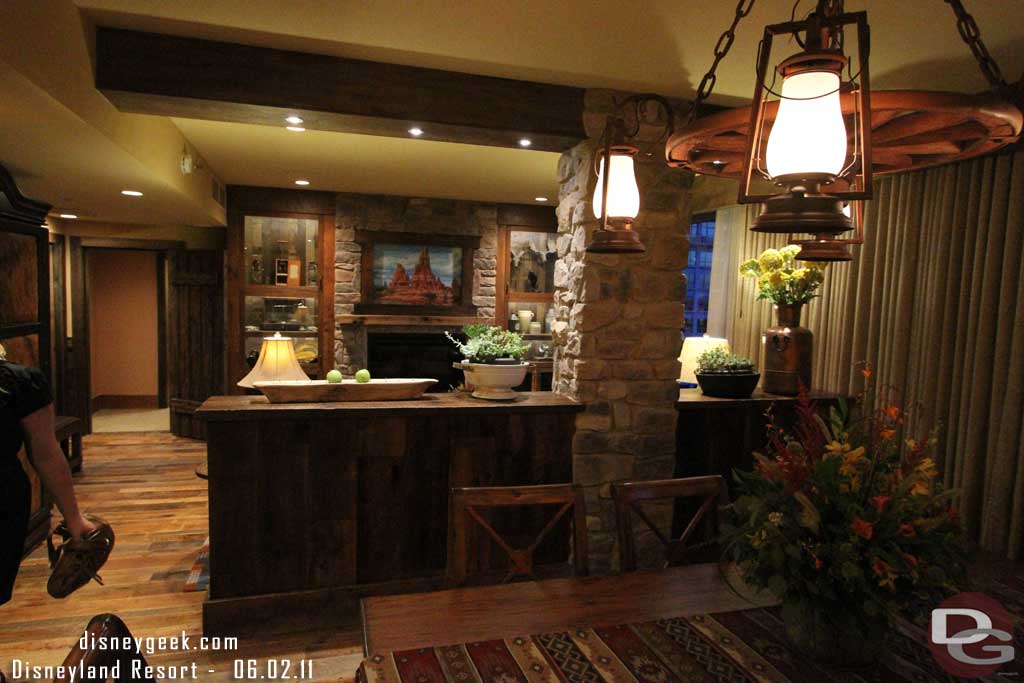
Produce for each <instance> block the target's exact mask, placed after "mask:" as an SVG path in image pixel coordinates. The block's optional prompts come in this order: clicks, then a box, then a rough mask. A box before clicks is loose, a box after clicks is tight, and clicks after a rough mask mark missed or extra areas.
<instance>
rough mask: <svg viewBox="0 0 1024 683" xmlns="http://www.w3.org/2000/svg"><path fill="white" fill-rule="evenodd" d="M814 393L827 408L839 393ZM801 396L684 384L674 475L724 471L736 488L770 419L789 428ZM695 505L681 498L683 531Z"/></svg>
mask: <svg viewBox="0 0 1024 683" xmlns="http://www.w3.org/2000/svg"><path fill="white" fill-rule="evenodd" d="M810 399H811V401H812V402H813V403H814V404H815V405H816V406H817V407H818V409H819V410H825V411H827V410H828V409H829V408H830V407H831V406H834V405H836V403H837V402H838V400H839V395H838V394H831V393H826V392H821V391H812V392H811V394H810ZM796 401H797V398H796V396H780V395H778V394H766V393H764V392H763V391H760V390H759V391H755V392H754V393H753V394H752V395H751V396H750V397H749V398H716V397H714V396H706V395H704V393H703V392H702V391H701V390H700V389H680V390H679V399H678V401H676V411H677V413H678V415H677V419H676V466H675V473H674V475H673V476H676V477H697V476H701V475H705V474H720V475H722V476H723V477H725V481H726V482H727V483H728V485H729V487H730V488H731V487H732V486H733V477H732V471H733V469H735V468H739V469H743V470H750V469H751V468H753V466H754V458H753V452H754V451H756V450H758V449H760V448H762V447H764V445H765V442H766V441H767V438H768V427H769V425H772V424H774V425H775V426H777V427H782V428H787V429H788V428H789V427H791V426H792V425H793V421H794V419H795V418H796V411H795V410H794V408H795V407H796ZM693 511H694V509H693V504H692V503H690V502H689V501H686V500H680V501H678V502H677V503H676V513H675V521H674V523H673V532H674V533H677V534H679V533H682V531H683V529H684V528H685V525H686V523H687V522H688V521H689V519H690V516H691V515H692V513H693Z"/></svg>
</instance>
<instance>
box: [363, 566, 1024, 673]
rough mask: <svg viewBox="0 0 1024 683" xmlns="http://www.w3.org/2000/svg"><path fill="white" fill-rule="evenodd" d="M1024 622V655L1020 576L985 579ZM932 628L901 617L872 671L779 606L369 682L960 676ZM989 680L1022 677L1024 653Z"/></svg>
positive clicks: (547, 644) (511, 646)
mask: <svg viewBox="0 0 1024 683" xmlns="http://www.w3.org/2000/svg"><path fill="white" fill-rule="evenodd" d="M986 588H987V590H986V593H987V594H988V595H990V596H992V597H994V598H996V599H998V600H999V601H1000V602H1001V603H1002V604H1003V605H1004V606H1005V607H1006V609H1007V610H1008V611H1010V612H1011V613H1012V614H1013V615H1014V616H1015V617H1016V619H1017V622H1016V646H1017V647H1018V648H1021V649H1019V650H1018V652H1024V618H1022V615H1024V593H1022V592H1021V589H1022V586H1021V585H1019V584H1017V583H1016V582H1013V581H1010V582H1001V583H999V584H993V585H989V586H986ZM926 642H927V638H926V634H925V632H924V630H923V629H922V628H921V627H920V626H918V625H916V624H914V623H912V622H910V621H908V620H903V619H899V620H897V622H896V623H894V624H893V627H892V629H891V632H890V634H889V637H888V638H887V641H886V649H885V652H884V653H883V654H882V655H881V656H880V657H879V659H878V663H877V665H875V666H872V667H871V668H870V669H866V670H857V671H843V672H837V671H833V670H830V669H828V668H825V667H823V666H820V665H818V664H815V663H814V662H812V661H809V660H808V659H807V658H806V657H805V656H803V655H801V654H800V653H798V652H796V651H794V649H793V646H792V645H791V644H790V642H789V641H788V639H787V637H786V635H785V629H784V624H783V623H782V620H781V617H780V610H779V609H778V608H770V609H751V610H743V611H738V612H724V613H718V614H698V615H694V616H688V617H677V618H673V619H662V620H658V621H652V622H646V623H640V624H629V625H622V626H609V627H599V628H581V629H574V630H570V631H564V632H559V633H545V634H536V635H532V636H521V637H513V638H506V639H503V640H490V641H482V642H475V643H465V644H462V645H452V646H444V647H433V648H422V649H418V650H405V651H400V652H395V653H392V654H385V655H375V656H373V657H370V658H368V659H366V660H365V661H364V662H363V664H362V666H361V667H360V669H359V674H358V676H357V680H362V681H364V682H365V683H541V682H544V683H569V682H571V683H576V682H579V683H584V682H586V683H590V682H594V683H598V682H600V681H609V682H610V681H615V682H618V681H623V682H626V683H755V682H761V683H768V682H778V683H821V682H824V681H836V682H842V683H904V682H907V683H909V682H911V681H913V682H915V683H933V682H935V683H937V682H943V683H954V681H959V680H960V679H957V678H954V677H952V676H950V675H949V674H947V673H946V672H944V671H943V670H942V669H940V668H939V667H938V665H937V664H936V663H935V661H934V659H933V658H932V656H931V653H930V652H929V651H928V649H927V646H926ZM986 680H999V681H1004V682H1005V681H1024V657H1021V658H1019V661H1018V662H1016V663H1010V664H1007V665H1005V666H1004V669H1003V670H1002V671H1001V672H1000V674H998V675H996V676H993V677H991V678H990V679H986Z"/></svg>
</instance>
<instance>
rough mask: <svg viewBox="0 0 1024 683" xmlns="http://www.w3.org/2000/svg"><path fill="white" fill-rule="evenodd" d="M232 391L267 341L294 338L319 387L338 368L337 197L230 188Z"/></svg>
mask: <svg viewBox="0 0 1024 683" xmlns="http://www.w3.org/2000/svg"><path fill="white" fill-rule="evenodd" d="M227 238H228V239H227V253H228V263H227V294H226V298H227V310H228V342H227V346H228V349H227V350H228V362H227V372H228V382H227V384H228V387H229V390H230V391H232V392H234V393H241V392H242V390H241V388H239V387H238V386H237V382H238V380H240V379H242V377H244V376H245V375H246V373H248V372H249V368H250V367H251V366H250V365H249V362H248V361H249V360H255V357H256V356H258V355H259V351H260V347H261V346H262V343H263V338H264V337H267V336H271V335H273V334H274V333H275V332H280V333H281V334H282V335H284V336H288V337H292V338H293V339H294V343H295V352H296V356H297V357H298V358H299V362H300V363H301V364H302V367H303V369H304V370H305V371H306V373H307V374H308V375H309V376H310V377H311V378H313V379H319V378H323V377H324V376H325V375H326V374H327V372H328V371H329V370H331V369H332V368H333V367H334V194H333V193H328V192H311V191H303V190H278V189H272V188H259V187H229V188H228V235H227Z"/></svg>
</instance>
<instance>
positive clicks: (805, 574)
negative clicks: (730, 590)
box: [726, 369, 965, 638]
mask: <svg viewBox="0 0 1024 683" xmlns="http://www.w3.org/2000/svg"><path fill="white" fill-rule="evenodd" d="M863 372H864V374H865V376H866V377H870V373H871V371H870V369H865V370H864V371H863ZM865 410H866V412H865V415H866V417H864V418H861V419H859V420H856V421H854V420H851V419H850V417H849V413H848V409H847V406H846V404H845V402H840V406H839V408H838V409H833V410H832V411H831V413H830V416H829V419H828V422H827V423H826V421H825V420H823V419H822V418H821V417H820V416H819V415H818V414H817V412H816V411H815V409H814V407H813V406H812V405H811V403H810V402H809V400H808V399H807V397H806V395H802V396H801V397H800V399H799V401H798V419H797V422H796V425H795V427H794V428H793V430H792V432H784V431H778V430H776V431H774V432H773V433H772V435H771V440H770V442H769V445H768V447H767V449H766V452H765V453H755V458H756V461H757V462H756V467H755V470H754V471H753V472H748V473H743V472H737V473H736V475H735V476H736V481H737V483H738V494H739V496H738V498H737V499H736V502H735V503H734V504H733V505H732V506H731V507H732V509H733V511H734V512H735V513H736V519H737V520H738V525H737V526H734V527H729V528H728V529H727V531H726V542H727V546H726V553H727V555H730V556H731V559H733V560H735V561H736V563H737V565H738V567H739V568H740V570H741V572H742V574H743V577H744V580H745V581H746V582H747V584H748V585H750V586H753V587H755V588H764V589H768V590H769V591H770V592H771V593H773V594H774V595H775V596H776V597H778V598H779V599H780V600H781V601H782V603H783V616H784V618H785V619H787V620H788V619H792V620H793V621H800V616H799V615H801V614H802V615H807V614H808V613H809V612H810V613H813V614H817V615H818V617H819V618H818V621H819V624H818V626H817V628H818V629H819V630H820V628H821V627H820V622H821V620H822V619H824V620H825V621H826V622H827V623H829V624H830V625H832V626H833V627H836V628H839V629H841V630H842V631H846V632H848V635H847V637H849V638H855V637H856V636H855V635H854V634H856V633H866V632H868V631H869V630H871V629H872V625H878V624H879V623H884V622H885V619H886V614H887V612H888V610H889V609H891V608H894V607H897V606H899V605H902V604H909V603H910V602H911V601H913V600H917V599H927V597H928V596H934V595H935V594H936V593H940V592H943V591H946V590H949V589H951V588H953V587H954V586H955V585H956V584H958V583H959V582H960V581H961V580H962V578H963V576H964V566H965V565H964V561H965V552H964V549H963V544H962V540H961V528H960V523H959V518H958V514H957V508H956V506H955V504H954V503H953V499H954V492H953V491H944V490H943V489H942V486H941V485H940V483H939V482H938V481H937V475H938V470H937V468H936V465H935V461H934V459H933V457H932V452H933V451H934V449H935V446H936V444H937V438H936V436H935V434H934V433H933V434H931V435H929V436H928V438H926V439H924V440H918V439H914V438H909V437H908V438H904V435H903V433H902V432H903V428H904V427H903V426H904V421H905V418H906V415H907V414H906V413H905V412H904V411H903V410H901V408H900V407H898V406H896V405H885V406H883V407H880V408H877V409H871V410H867V409H865ZM787 610H789V615H788V616H787V614H786V611H787ZM851 629H855V630H853V631H852V632H850V631H851ZM875 630H877V629H875Z"/></svg>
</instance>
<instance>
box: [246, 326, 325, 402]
mask: <svg viewBox="0 0 1024 683" xmlns="http://www.w3.org/2000/svg"><path fill="white" fill-rule="evenodd" d="M301 380H306V381H309V377H307V376H306V373H305V371H303V369H302V366H301V365H299V359H298V358H296V357H295V347H294V346H292V338H291V337H282V336H281V333H280V332H276V333H275V334H274V336H273V337H264V338H263V348H261V349H260V357H259V359H258V360H257V361H256V365H255V366H253V369H252V370H251V371H250V372H249V374H248V375H246V376H245V377H243V378H242V380H241V381H240V382H239V383H238V386H240V387H245V388H246V389H255V388H256V382H287V381H292V382H294V381H301Z"/></svg>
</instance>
